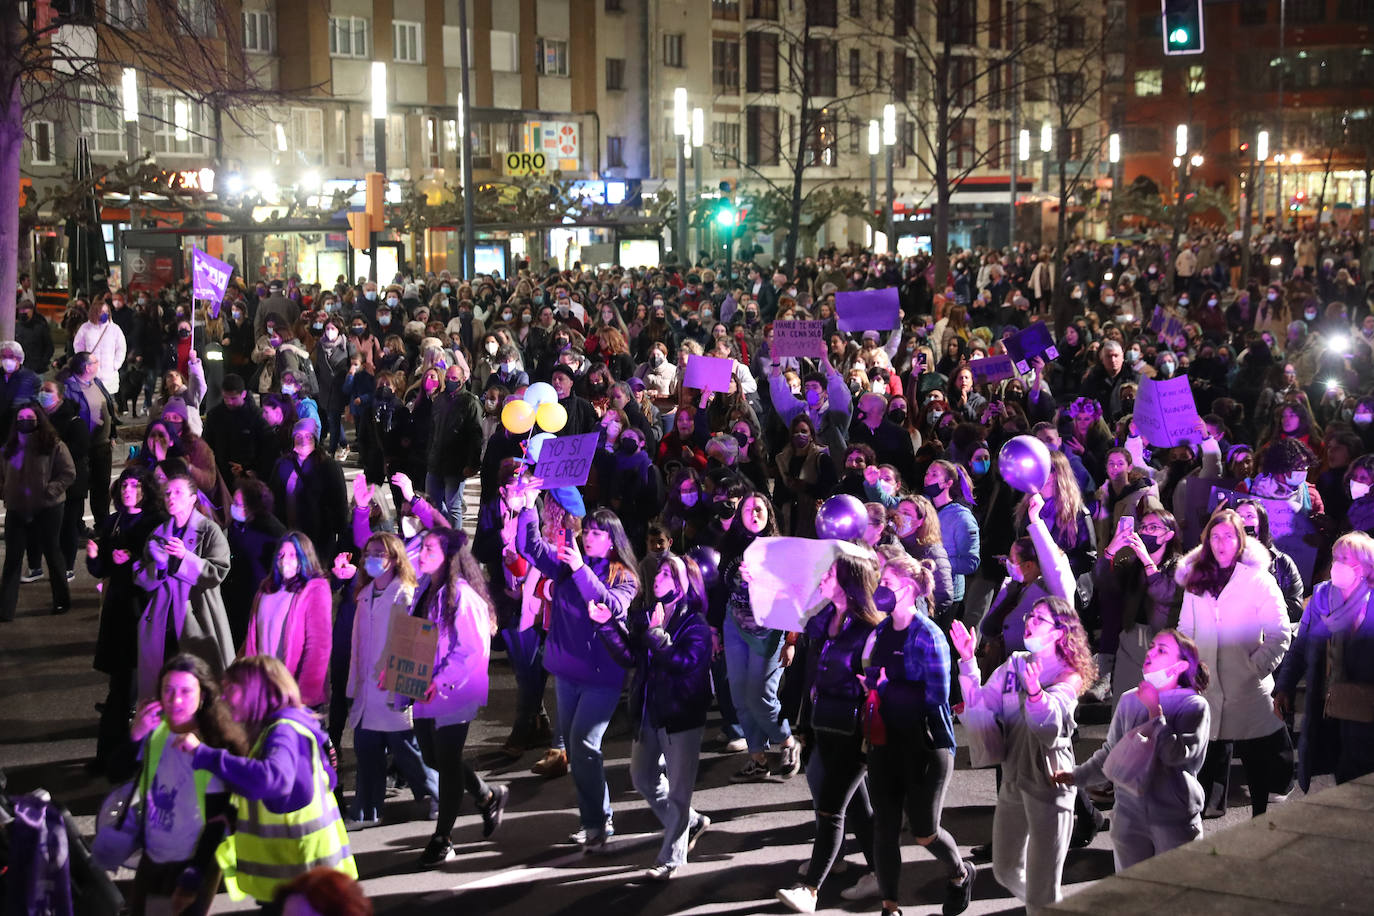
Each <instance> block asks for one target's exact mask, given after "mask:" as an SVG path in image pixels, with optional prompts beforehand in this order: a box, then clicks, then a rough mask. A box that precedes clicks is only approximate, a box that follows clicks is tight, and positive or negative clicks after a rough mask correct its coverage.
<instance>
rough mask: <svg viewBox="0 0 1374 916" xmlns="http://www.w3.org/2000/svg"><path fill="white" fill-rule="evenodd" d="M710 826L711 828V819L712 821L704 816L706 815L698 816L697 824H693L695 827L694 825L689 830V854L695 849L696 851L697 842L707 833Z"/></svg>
mask: <svg viewBox="0 0 1374 916" xmlns="http://www.w3.org/2000/svg"><path fill="white" fill-rule="evenodd" d="M710 826H711V819H710V818H709V817H707V816H706V815H704V814H701V815H698V816H697V822H696V823H695V824H693V825H692V826H691V827H690V828H688V830H687V851H688V852H691V851H692V850H693V849H696V846H697V840H699V839H701V835H702V834H703V833H705V832H706V830H707V828H708V827H710Z"/></svg>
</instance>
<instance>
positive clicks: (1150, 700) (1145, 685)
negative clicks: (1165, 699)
mask: <svg viewBox="0 0 1374 916" xmlns="http://www.w3.org/2000/svg"><path fill="white" fill-rule="evenodd" d="M1135 695H1136V696H1137V697H1139V698H1140V702H1142V703H1144V704H1145V709H1146V711H1147V712H1149V714H1150V718H1151V719H1153V718H1155V717H1156V716H1158V715H1159V714H1160V712H1161V710H1160V708H1159V688H1158V687H1156V686H1155V685H1154V684H1151V683H1150V682H1149V681H1141V682H1140V686H1139V687H1137V688H1136V689H1135Z"/></svg>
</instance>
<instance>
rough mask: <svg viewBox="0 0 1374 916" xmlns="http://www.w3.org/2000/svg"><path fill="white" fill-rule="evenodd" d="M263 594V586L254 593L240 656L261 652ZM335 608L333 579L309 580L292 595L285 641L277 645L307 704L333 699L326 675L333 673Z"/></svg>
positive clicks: (280, 655) (287, 613)
mask: <svg viewBox="0 0 1374 916" xmlns="http://www.w3.org/2000/svg"><path fill="white" fill-rule="evenodd" d="M263 594H264V592H263V591H262V590H261V589H260V590H259V591H258V593H257V594H256V595H254V596H253V611H252V614H251V615H250V616H249V618H248V636H247V639H246V640H245V641H244V643H243V651H242V652H240V653H239V657H240V658H243V657H247V656H252V655H259V654H261V651H262V650H261V649H260V648H259V646H258V625H257V621H258V604H259V602H261V601H262V596H263ZM333 610H334V596H333V594H332V593H331V592H330V590H329V580H328V579H325V578H318V579H311V580H309V581H308V582H306V583H305V586H304V587H303V588H301V590H300V591H298V592H295V593H294V594H292V596H291V607H290V608H289V609H288V610H287V612H286V625H285V628H284V631H283V633H282V638H281V642H280V643H278V644H277V657H278V658H280V659H281V660H282V663H283V664H285V665H286V670H287V671H290V672H291V675H292V676H293V677H294V678H295V679H296V683H297V684H298V685H299V686H300V688H301V702H302V703H304V704H305V705H306V706H319V705H320V704H322V703H324V702H325V700H327V699H328V698H329V696H328V693H327V691H326V690H325V678H326V676H327V675H328V674H329V653H330V647H331V641H330V628H331V626H332V624H333Z"/></svg>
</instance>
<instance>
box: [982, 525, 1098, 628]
mask: <svg viewBox="0 0 1374 916" xmlns="http://www.w3.org/2000/svg"><path fill="white" fill-rule="evenodd" d="M1029 532H1030V539H1031V541H1032V542H1033V543H1034V545H1035V559H1036V562H1037V563H1038V564H1039V566H1040V577H1039V578H1038V579H1036V580H1035V581H1034V582H1029V583H1024V584H1023V583H1020V582H1016V581H1014V580H1012V579H1011V578H1010V577H1008V578H1007V579H1005V580H1004V581H1003V583H1002V587H1001V589H1000V590H999V591H998V592H997V597H995V598H993V599H992V604H991V605H989V609H988V612H987V614H985V615H984V616H983V620H982V622H981V623H979V624H978V629H979V631H980V632H981V635H982V638H983V639H985V640H995V639H996V637H997V635H998V634H999V633H1000V634H1001V636H1002V639H1003V644H1004V646H1005V651H1006V653H1007V654H1011V653H1012V652H1019V651H1021V650H1022V649H1024V648H1025V640H1026V618H1027V617H1029V616H1030V612H1031V608H1033V607H1035V603H1036V602H1037V601H1039V600H1041V599H1042V598H1046V597H1049V596H1053V597H1056V598H1062V599H1064V600H1065V601H1067V602H1069V603H1070V604H1072V603H1073V595H1074V581H1073V571H1072V570H1071V569H1070V568H1069V558H1068V556H1067V555H1066V554H1065V553H1064V551H1063V550H1061V549H1060V547H1059V545H1058V544H1056V543H1055V542H1054V540H1053V535H1052V534H1051V533H1050V529H1049V526H1047V525H1044V524H1035V525H1031V526H1030V528H1029Z"/></svg>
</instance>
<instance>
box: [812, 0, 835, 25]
mask: <svg viewBox="0 0 1374 916" xmlns="http://www.w3.org/2000/svg"><path fill="white" fill-rule="evenodd" d="M837 5H838V4H837V3H836V2H835V0H806V19H807V22H808V23H809V24H810V25H811V26H813V27H820V28H832V29H833V28H834V27H835V24H836V23H837V22H838V21H839V10H838V9H836V7H837Z"/></svg>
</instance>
